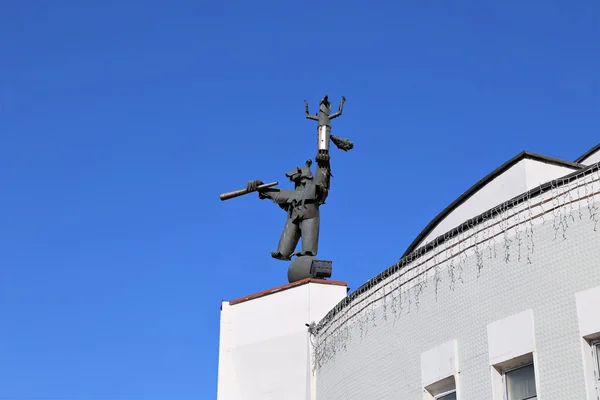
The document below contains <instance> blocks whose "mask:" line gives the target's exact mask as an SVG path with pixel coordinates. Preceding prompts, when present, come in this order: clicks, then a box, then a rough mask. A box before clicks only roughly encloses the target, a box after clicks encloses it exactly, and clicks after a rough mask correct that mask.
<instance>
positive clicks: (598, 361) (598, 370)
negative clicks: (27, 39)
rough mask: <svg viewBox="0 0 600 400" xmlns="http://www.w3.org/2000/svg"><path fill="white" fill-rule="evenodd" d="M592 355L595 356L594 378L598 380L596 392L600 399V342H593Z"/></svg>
mask: <svg viewBox="0 0 600 400" xmlns="http://www.w3.org/2000/svg"><path fill="white" fill-rule="evenodd" d="M592 354H593V356H594V377H595V378H596V391H597V392H598V397H599V398H600V341H597V342H592Z"/></svg>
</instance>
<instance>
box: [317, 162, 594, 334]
mask: <svg viewBox="0 0 600 400" xmlns="http://www.w3.org/2000/svg"><path fill="white" fill-rule="evenodd" d="M532 154H533V153H532ZM599 168H600V162H598V163H594V164H592V165H587V166H585V167H584V168H582V169H580V170H576V171H573V172H571V173H570V174H567V175H565V176H562V177H559V178H556V179H553V180H551V181H549V182H546V183H544V184H542V185H540V186H538V187H536V188H533V189H531V190H528V191H526V192H524V193H522V194H520V195H518V196H516V197H514V198H512V199H509V200H506V201H503V202H502V203H500V204H499V205H497V206H495V207H492V208H490V209H489V210H487V211H485V212H483V213H481V214H479V215H477V216H475V217H473V218H470V219H468V220H466V221H465V222H463V223H462V224H460V225H458V226H456V227H455V228H452V229H450V230H449V231H448V232H446V233H444V234H442V235H440V236H438V237H437V238H436V239H435V240H434V241H432V242H430V243H427V244H425V245H423V246H421V247H419V248H418V249H416V251H413V252H411V253H409V254H406V255H403V256H402V257H401V258H400V260H398V262H396V263H395V264H394V265H392V266H391V267H388V268H386V269H385V270H383V271H382V272H380V273H379V274H377V275H375V276H374V277H373V278H371V279H369V280H368V281H367V282H365V283H363V284H362V285H361V286H360V287H359V288H358V289H356V290H355V291H353V292H352V293H350V294H349V295H348V296H346V297H345V298H344V299H342V300H341V301H340V302H339V303H338V304H337V305H336V306H335V307H334V308H332V309H331V310H330V311H329V312H328V313H327V314H326V315H325V316H324V317H323V318H322V319H321V321H319V323H318V324H317V330H318V331H319V330H321V329H322V328H323V327H324V325H325V324H326V323H327V322H328V321H329V320H331V319H332V318H333V317H334V316H335V315H336V314H337V313H338V312H340V311H341V310H342V309H344V308H345V307H346V306H347V305H348V304H350V303H352V301H353V300H354V299H355V298H357V297H358V296H360V295H361V294H362V293H364V292H365V291H367V290H369V289H371V288H372V287H374V286H375V285H377V284H379V283H380V282H381V281H383V280H384V279H386V278H388V277H390V276H391V275H392V274H394V273H396V272H397V271H399V270H400V269H402V267H403V265H406V264H409V263H411V262H412V261H413V260H414V259H417V258H419V257H421V256H422V255H424V254H426V253H428V252H429V251H431V250H433V249H434V248H436V247H437V246H439V245H441V244H443V243H444V242H445V241H446V240H447V239H451V238H452V237H454V234H455V233H458V232H462V231H463V230H464V229H469V228H471V227H473V226H475V225H478V224H479V223H481V222H482V221H485V220H486V219H487V218H490V217H492V216H493V215H494V214H497V213H498V212H499V211H505V210H507V209H510V208H512V207H515V206H517V205H519V204H521V203H522V202H523V201H525V200H526V199H530V198H532V197H536V196H540V195H541V194H543V193H545V192H547V191H549V190H552V188H554V187H559V186H562V185H564V184H565V183H569V182H571V181H572V180H574V179H578V178H579V177H581V176H585V175H588V174H589V173H592V172H593V171H597V170H598V169H599Z"/></svg>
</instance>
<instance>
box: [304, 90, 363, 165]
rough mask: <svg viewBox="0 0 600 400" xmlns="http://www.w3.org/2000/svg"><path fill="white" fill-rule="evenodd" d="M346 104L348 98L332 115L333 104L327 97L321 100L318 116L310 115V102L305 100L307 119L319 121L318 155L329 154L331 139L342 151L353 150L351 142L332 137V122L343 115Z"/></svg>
mask: <svg viewBox="0 0 600 400" xmlns="http://www.w3.org/2000/svg"><path fill="white" fill-rule="evenodd" d="M345 102H346V98H345V97H344V96H342V101H341V102H340V106H339V108H338V110H337V112H335V113H333V114H331V115H330V113H331V103H330V102H329V99H328V97H327V95H325V97H323V98H322V99H321V102H320V104H319V113H318V114H317V115H310V113H309V112H308V102H307V101H306V100H304V111H305V113H306V118H307V119H312V120H314V121H318V125H317V148H318V154H329V139H331V141H332V142H333V144H335V145H336V147H337V148H338V149H340V150H344V151H348V150H352V148H353V147H354V144H353V143H352V142H351V141H350V140H348V139H344V138H340V137H337V136H333V135H331V120H332V119H335V118H337V117H339V116H340V115H342V111H343V109H344V103H345Z"/></svg>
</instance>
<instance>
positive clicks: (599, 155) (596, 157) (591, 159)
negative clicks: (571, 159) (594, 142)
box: [579, 150, 600, 165]
mask: <svg viewBox="0 0 600 400" xmlns="http://www.w3.org/2000/svg"><path fill="white" fill-rule="evenodd" d="M599 161H600V150H598V151H596V152H594V153H592V154H590V155H589V156H587V157H586V158H584V159H583V160H581V161H580V162H579V163H580V164H583V165H592V164H596V163H597V162H599Z"/></svg>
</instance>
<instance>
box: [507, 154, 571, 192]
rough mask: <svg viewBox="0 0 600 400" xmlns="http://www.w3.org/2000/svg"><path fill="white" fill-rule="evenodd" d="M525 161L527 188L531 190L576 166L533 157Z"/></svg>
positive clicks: (568, 172) (565, 173)
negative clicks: (538, 159) (563, 165)
mask: <svg viewBox="0 0 600 400" xmlns="http://www.w3.org/2000/svg"><path fill="white" fill-rule="evenodd" d="M523 161H525V179H526V182H527V184H526V190H531V189H533V188H536V187H538V186H540V185H541V184H543V183H546V182H550V181H551V180H553V179H557V178H560V177H562V176H565V175H568V174H570V173H572V172H573V171H575V168H568V167H561V166H559V165H554V164H547V163H543V162H541V161H536V160H531V159H525V160H523ZM518 194H521V193H518ZM511 197H514V196H511ZM511 197H507V198H506V199H504V200H507V199H510V198H511Z"/></svg>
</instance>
